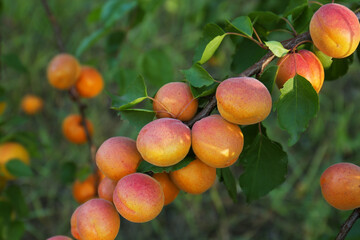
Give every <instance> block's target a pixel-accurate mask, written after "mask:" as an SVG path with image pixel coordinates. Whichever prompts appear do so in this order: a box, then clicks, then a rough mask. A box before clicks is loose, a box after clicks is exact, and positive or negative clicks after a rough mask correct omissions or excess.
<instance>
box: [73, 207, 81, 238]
mask: <svg viewBox="0 0 360 240" xmlns="http://www.w3.org/2000/svg"><path fill="white" fill-rule="evenodd" d="M80 207H81V205H80V206H79V207H77V208H76V209H75V211H74V212H73V214H72V215H71V219H70V227H71V235H72V236H73V237H74V238H75V239H78V240H79V239H80V235H79V232H78V230H77V213H78V212H79V209H80Z"/></svg>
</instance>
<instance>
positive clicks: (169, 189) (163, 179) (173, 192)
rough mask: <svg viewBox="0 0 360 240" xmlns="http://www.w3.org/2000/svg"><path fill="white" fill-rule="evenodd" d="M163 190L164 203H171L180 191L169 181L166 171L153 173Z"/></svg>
mask: <svg viewBox="0 0 360 240" xmlns="http://www.w3.org/2000/svg"><path fill="white" fill-rule="evenodd" d="M153 178H155V179H156V180H157V181H158V182H159V183H160V185H161V187H162V189H163V191H164V197H165V201H164V205H168V204H170V203H172V202H173V201H174V200H175V198H176V197H177V195H178V194H179V192H180V189H179V188H178V187H177V186H176V185H175V184H174V183H173V182H172V181H171V179H170V177H169V174H168V173H155V174H154V175H153Z"/></svg>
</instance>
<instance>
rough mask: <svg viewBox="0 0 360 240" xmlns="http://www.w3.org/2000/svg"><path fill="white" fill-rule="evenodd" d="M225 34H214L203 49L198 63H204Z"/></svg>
mask: <svg viewBox="0 0 360 240" xmlns="http://www.w3.org/2000/svg"><path fill="white" fill-rule="evenodd" d="M225 36H226V34H223V35H220V36H216V37H215V38H213V39H212V40H211V41H210V42H209V43H208V44H207V45H206V47H205V50H204V52H203V54H202V56H201V59H200V61H199V63H200V64H204V63H205V62H207V61H208V60H209V59H210V58H211V57H212V56H213V55H214V53H215V51H216V50H217V49H218V47H219V46H220V44H221V42H222V40H223V39H224V37H225Z"/></svg>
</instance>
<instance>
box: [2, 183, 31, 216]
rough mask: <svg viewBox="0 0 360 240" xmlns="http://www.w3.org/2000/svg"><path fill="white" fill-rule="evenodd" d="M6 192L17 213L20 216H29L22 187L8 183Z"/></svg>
mask: <svg viewBox="0 0 360 240" xmlns="http://www.w3.org/2000/svg"><path fill="white" fill-rule="evenodd" d="M5 194H6V196H7V197H8V199H9V202H10V203H11V205H12V207H13V209H15V211H16V213H17V215H18V216H19V217H27V216H28V214H29V209H28V207H27V205H26V202H25V198H24V195H23V194H22V192H21V188H20V187H19V186H17V185H15V184H12V185H8V187H7V188H6V189H5Z"/></svg>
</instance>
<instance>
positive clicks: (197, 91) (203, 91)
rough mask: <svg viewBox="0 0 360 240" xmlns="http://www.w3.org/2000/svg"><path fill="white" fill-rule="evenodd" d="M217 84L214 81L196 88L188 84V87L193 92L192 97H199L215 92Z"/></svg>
mask: <svg viewBox="0 0 360 240" xmlns="http://www.w3.org/2000/svg"><path fill="white" fill-rule="evenodd" d="M218 85H219V83H217V82H214V83H213V84H211V85H210V86H205V87H201V88H196V87H193V86H190V89H191V93H192V94H193V96H194V98H200V97H205V96H209V95H211V94H213V93H215V91H216V88H217V86H218Z"/></svg>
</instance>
